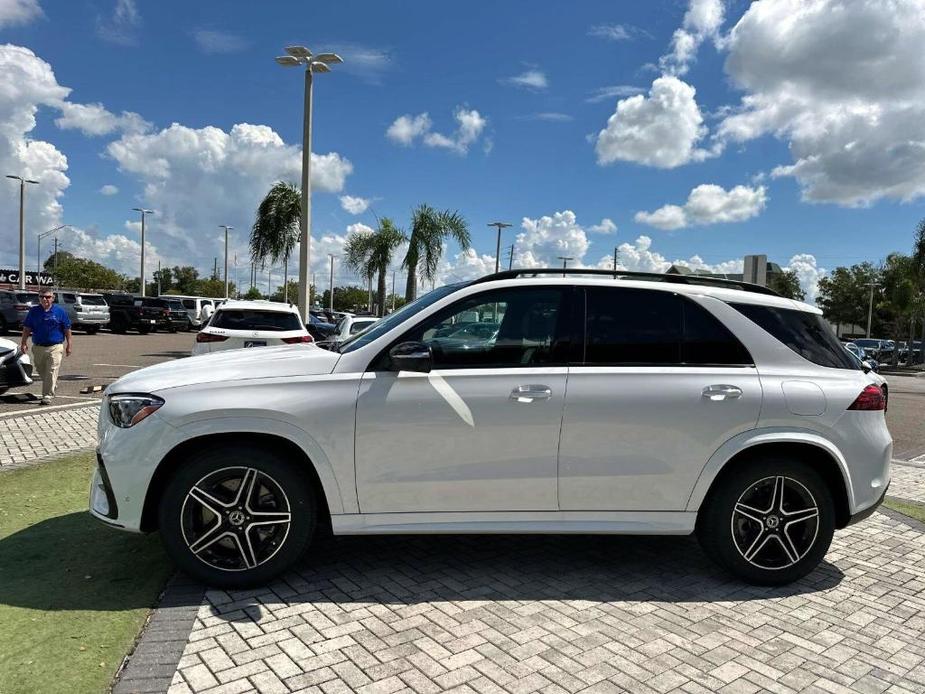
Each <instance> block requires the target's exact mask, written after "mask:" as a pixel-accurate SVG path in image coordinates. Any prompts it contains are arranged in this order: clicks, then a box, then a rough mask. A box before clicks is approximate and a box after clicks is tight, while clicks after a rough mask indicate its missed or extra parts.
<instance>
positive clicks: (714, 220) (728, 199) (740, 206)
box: [634, 184, 768, 230]
mask: <svg viewBox="0 0 925 694" xmlns="http://www.w3.org/2000/svg"><path fill="white" fill-rule="evenodd" d="M767 199H768V196H767V190H766V188H765V187H764V186H757V187H755V188H750V187H748V186H735V187H734V188H731V189H729V190H725V189H724V188H722V187H721V186H718V185H714V184H702V185H699V186H697V187H696V188H694V189H693V190H692V191H691V192H690V195H689V196H688V198H687V202H685V203H684V205H683V206H681V205H664V206H663V207H660V208H659V209H657V210H655V211H654V212H637V213H636V216H635V217H634V219H635V220H636V221H637V222H640V223H641V224H648V225H649V226H653V227H657V228H658V229H665V230H672V229H683V228H684V227H688V226H693V225H705V224H721V223H726V222H743V221H745V220H747V219H751V218H752V217H755V216H757V215H758V214H759V213H760V212H761V211H762V210H763V209H764V207H765V205H766V204H767Z"/></svg>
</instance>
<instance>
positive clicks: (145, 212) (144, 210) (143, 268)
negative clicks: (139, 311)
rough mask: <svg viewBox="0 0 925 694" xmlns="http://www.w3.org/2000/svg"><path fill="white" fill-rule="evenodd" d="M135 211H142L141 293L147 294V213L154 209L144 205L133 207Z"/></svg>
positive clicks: (152, 211)
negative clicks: (146, 207) (147, 208)
mask: <svg viewBox="0 0 925 694" xmlns="http://www.w3.org/2000/svg"><path fill="white" fill-rule="evenodd" d="M132 209H133V210H134V211H135V212H140V213H141V272H140V274H141V295H142V296H144V295H145V215H148V214H154V210H146V209H145V208H144V207H133V208H132Z"/></svg>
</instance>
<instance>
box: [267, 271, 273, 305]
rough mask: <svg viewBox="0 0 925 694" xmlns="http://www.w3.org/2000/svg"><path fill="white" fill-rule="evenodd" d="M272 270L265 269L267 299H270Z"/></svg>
mask: <svg viewBox="0 0 925 694" xmlns="http://www.w3.org/2000/svg"><path fill="white" fill-rule="evenodd" d="M272 270H273V268H272V267H268V268H267V299H269V298H270V272H271V271H272Z"/></svg>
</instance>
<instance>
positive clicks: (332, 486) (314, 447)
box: [168, 415, 359, 514]
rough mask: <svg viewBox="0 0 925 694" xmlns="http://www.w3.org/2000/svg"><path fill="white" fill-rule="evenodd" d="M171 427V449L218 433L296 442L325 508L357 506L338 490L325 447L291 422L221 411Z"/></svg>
mask: <svg viewBox="0 0 925 694" xmlns="http://www.w3.org/2000/svg"><path fill="white" fill-rule="evenodd" d="M175 428H176V430H177V432H178V441H176V443H175V445H174V447H173V448H172V449H171V450H173V449H175V448H176V447H178V446H181V445H183V444H184V443H186V442H187V441H190V440H192V439H197V438H201V437H208V436H216V435H221V434H248V433H254V434H262V435H265V436H266V435H269V436H277V437H279V438H282V439H286V440H287V441H290V442H292V443H293V444H295V445H296V446H298V447H299V449H301V450H302V451H303V452H304V453H305V455H306V456H307V457H308V459H309V461H310V463H311V465H313V466H314V468H315V472H316V473H317V474H318V479H319V481H320V482H321V487H322V491H323V492H324V496H325V499H326V500H327V503H328V509H329V510H330V511H331V513H332V514H339V513H356V512H357V511H358V510H359V509H358V508H356V494H355V493H353V494H347V495H346V497H345V496H344V495H343V494H341V485H340V482H339V481H338V478H337V474H336V473H335V463H334V461H332V460H331V459H330V458H329V456H328V454H327V453H326V451H325V447H324V446H322V445H321V444H320V443H319V442H318V441H317V440H315V438H314V437H312V436H311V435H310V434H309V433H308V432H307V431H305V430H304V429H302V428H301V427H299V426H296V425H295V424H293V423H291V422H287V421H284V420H280V419H278V418H274V417H269V416H266V417H261V416H255V415H248V416H235V415H221V416H217V417H204V418H202V419H196V420H193V421H185V422H183V423H182V424H179V425H175ZM168 455H169V454H168ZM351 502H352V503H351Z"/></svg>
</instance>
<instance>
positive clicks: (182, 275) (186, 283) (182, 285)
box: [170, 265, 225, 296]
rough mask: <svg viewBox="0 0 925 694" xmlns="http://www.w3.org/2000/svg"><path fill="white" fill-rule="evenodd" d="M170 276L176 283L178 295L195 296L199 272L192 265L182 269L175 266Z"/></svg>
mask: <svg viewBox="0 0 925 694" xmlns="http://www.w3.org/2000/svg"><path fill="white" fill-rule="evenodd" d="M170 274H171V277H172V278H173V280H174V282H175V283H176V289H177V292H178V293H179V294H186V295H187V296H195V295H196V292H197V291H198V289H199V270H197V269H196V268H194V267H193V266H192V265H184V266H182V267H180V266H178V265H175V266H174V268H173V270H171V272H170ZM224 292H225V288H224V287H222V293H223V294H224Z"/></svg>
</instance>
